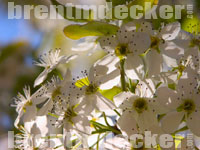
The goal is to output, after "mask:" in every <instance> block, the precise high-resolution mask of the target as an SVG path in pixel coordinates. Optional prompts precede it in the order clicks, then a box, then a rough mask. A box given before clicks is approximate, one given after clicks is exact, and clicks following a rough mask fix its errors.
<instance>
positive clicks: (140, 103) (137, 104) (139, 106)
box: [133, 98, 148, 113]
mask: <svg viewBox="0 0 200 150" xmlns="http://www.w3.org/2000/svg"><path fill="white" fill-rule="evenodd" d="M133 108H134V109H135V110H136V111H137V112H138V113H142V112H144V111H145V110H147V108H148V104H147V102H146V100H145V99H144V98H138V99H136V100H135V101H134V102H133Z"/></svg>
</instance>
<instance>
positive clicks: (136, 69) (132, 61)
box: [124, 54, 144, 79]
mask: <svg viewBox="0 0 200 150" xmlns="http://www.w3.org/2000/svg"><path fill="white" fill-rule="evenodd" d="M143 67H144V65H143V61H142V58H141V57H139V56H137V55H132V54H130V55H128V56H127V60H126V61H125V66H124V68H125V70H126V75H127V76H128V77H129V78H130V79H141V78H142V77H143V75H144V70H143V69H144V68H143Z"/></svg>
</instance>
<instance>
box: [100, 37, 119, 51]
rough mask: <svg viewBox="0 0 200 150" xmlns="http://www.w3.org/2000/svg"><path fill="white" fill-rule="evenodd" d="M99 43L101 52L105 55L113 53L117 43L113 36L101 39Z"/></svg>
mask: <svg viewBox="0 0 200 150" xmlns="http://www.w3.org/2000/svg"><path fill="white" fill-rule="evenodd" d="M99 42H100V45H101V47H102V48H103V50H104V51H105V52H107V53H114V51H115V48H116V46H117V45H118V41H117V39H116V37H115V36H106V37H102V38H101V39H100V40H99Z"/></svg>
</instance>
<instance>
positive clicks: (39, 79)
mask: <svg viewBox="0 0 200 150" xmlns="http://www.w3.org/2000/svg"><path fill="white" fill-rule="evenodd" d="M48 73H49V71H48V69H45V70H44V71H43V72H42V73H41V74H40V75H39V76H38V77H37V78H36V80H35V82H34V87H36V86H38V85H40V84H41V83H42V82H44V80H45V79H46V78H47V75H48Z"/></svg>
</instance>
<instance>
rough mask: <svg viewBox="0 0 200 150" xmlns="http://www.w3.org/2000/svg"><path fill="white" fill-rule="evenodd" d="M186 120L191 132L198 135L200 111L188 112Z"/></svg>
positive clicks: (199, 131) (199, 133) (199, 132)
mask: <svg viewBox="0 0 200 150" xmlns="http://www.w3.org/2000/svg"><path fill="white" fill-rule="evenodd" d="M186 122H187V126H188V128H189V129H190V130H191V131H192V133H193V134H195V135H196V136H199V137H200V111H195V112H193V113H192V114H190V115H189V117H188V118H187V121H186Z"/></svg>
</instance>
